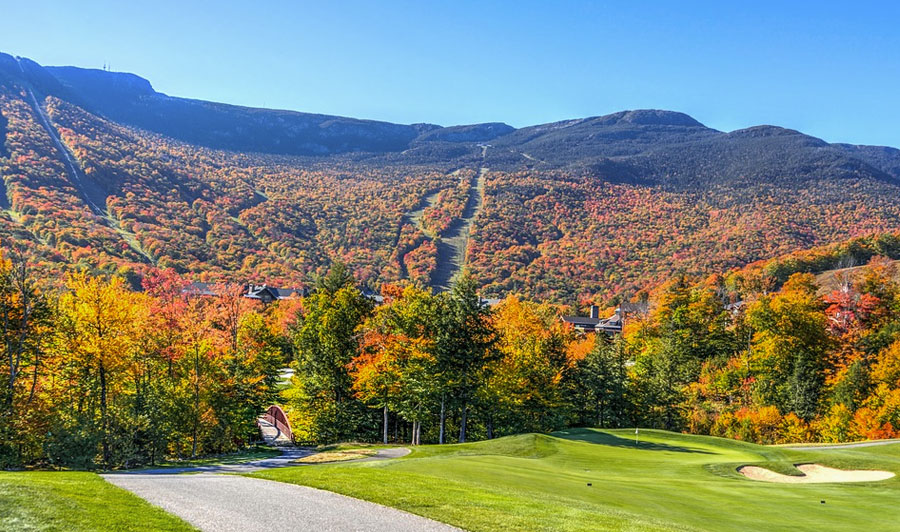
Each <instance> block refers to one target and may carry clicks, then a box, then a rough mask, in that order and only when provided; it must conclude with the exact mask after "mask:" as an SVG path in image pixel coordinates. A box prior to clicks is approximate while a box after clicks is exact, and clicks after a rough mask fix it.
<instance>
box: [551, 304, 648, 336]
mask: <svg viewBox="0 0 900 532" xmlns="http://www.w3.org/2000/svg"><path fill="white" fill-rule="evenodd" d="M647 308H648V307H647V304H646V303H622V304H621V305H619V306H618V307H617V308H616V312H615V313H614V314H613V315H612V316H610V317H608V318H601V317H600V307H598V306H596V305H591V315H590V316H588V317H584V316H563V317H562V321H563V322H565V323H569V324H571V325H572V326H573V327H574V328H575V330H576V331H580V332H604V333H606V334H618V333H621V332H622V328H623V327H624V326H625V318H626V316H628V315H629V314H645V313H646V312H647Z"/></svg>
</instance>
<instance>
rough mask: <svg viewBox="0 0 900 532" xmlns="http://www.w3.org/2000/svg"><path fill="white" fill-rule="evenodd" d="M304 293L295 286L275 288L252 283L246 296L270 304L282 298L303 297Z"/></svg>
mask: <svg viewBox="0 0 900 532" xmlns="http://www.w3.org/2000/svg"><path fill="white" fill-rule="evenodd" d="M303 295H304V294H303V290H298V289H295V288H275V287H274V286H267V285H264V284H262V285H254V284H251V285H249V286H248V287H247V294H246V295H245V296H244V297H249V298H250V299H258V300H260V301H262V302H263V303H265V304H266V305H268V304H269V303H271V302H273V301H278V300H281V299H294V298H297V297H302V296H303Z"/></svg>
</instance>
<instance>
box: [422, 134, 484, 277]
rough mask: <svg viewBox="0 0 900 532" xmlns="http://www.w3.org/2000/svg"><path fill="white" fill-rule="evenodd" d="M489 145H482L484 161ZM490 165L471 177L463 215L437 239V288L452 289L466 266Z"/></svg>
mask: <svg viewBox="0 0 900 532" xmlns="http://www.w3.org/2000/svg"><path fill="white" fill-rule="evenodd" d="M488 147H489V146H487V145H484V146H482V147H481V160H482V164H483V163H484V159H485V155H486V154H487V149H488ZM487 172H488V168H486V167H484V166H482V167H481V168H480V169H479V171H478V175H477V176H475V177H473V178H472V181H471V184H470V186H469V198H468V200H467V201H466V207H465V208H464V209H463V215H462V217H461V218H457V219H456V220H454V221H453V223H452V224H450V227H448V228H447V230H446V231H444V232H443V234H442V235H441V237H440V238H438V239H437V241H436V244H437V267H436V268H435V270H434V273H433V274H432V275H431V287H432V289H434V290H435V291H439V292H440V291H444V290H449V289H450V288H452V287H453V284H454V283H455V282H456V279H457V278H459V275H460V274H461V273H462V270H463V267H464V266H465V265H466V251H467V249H468V247H469V236H470V234H471V232H472V225H473V224H474V223H475V218H477V217H478V214H479V213H480V212H481V207H482V205H483V204H484V181H485V176H486V175H487Z"/></svg>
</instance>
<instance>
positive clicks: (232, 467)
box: [104, 447, 410, 479]
mask: <svg viewBox="0 0 900 532" xmlns="http://www.w3.org/2000/svg"><path fill="white" fill-rule="evenodd" d="M409 453H410V450H409V449H407V448H406V447H388V448H386V449H378V451H376V452H375V455H374V456H370V457H368V458H360V459H359V460H352V461H353V462H371V461H375V460H387V459H389V458H400V457H401V456H406V455H408V454H409ZM311 454H315V451H314V450H313V449H312V448H310V447H282V448H281V455H279V456H273V457H272V458H261V459H259V460H251V461H249V462H241V463H239V464H216V465H207V466H185V467H161V468H159V469H136V470H134V471H122V472H119V473H110V474H109V475H107V476H106V477H104V478H107V479H109V478H110V477H113V476H117V475H135V476H138V475H176V474H179V473H252V472H254V471H261V470H263V469H273V468H276V467H296V466H310V465H315V464H302V463H301V464H298V463H295V462H294V460H297V459H299V458H303V457H304V456H309V455H311Z"/></svg>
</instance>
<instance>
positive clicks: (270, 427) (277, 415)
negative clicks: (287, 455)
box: [256, 405, 294, 447]
mask: <svg viewBox="0 0 900 532" xmlns="http://www.w3.org/2000/svg"><path fill="white" fill-rule="evenodd" d="M256 423H257V425H259V431H260V432H261V433H262V438H263V441H265V442H266V444H267V445H274V446H276V447H293V446H294V432H293V431H292V430H291V423H290V421H288V418H287V416H286V415H285V413H284V410H282V409H281V407H280V406H278V405H272V406H270V407H269V408H268V409H267V410H266V413H265V414H263V415H262V416H260V417H259V419H258V420H257V421H256Z"/></svg>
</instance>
